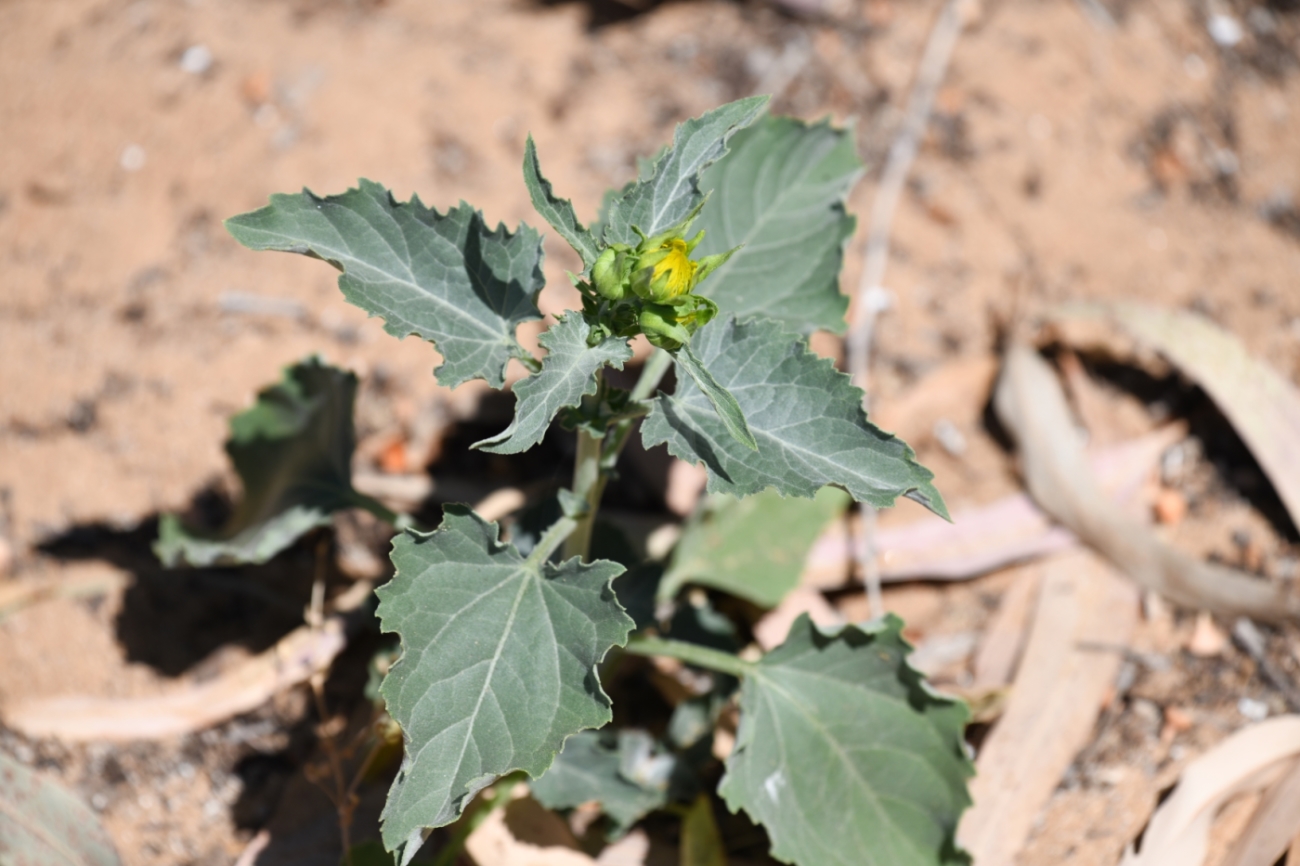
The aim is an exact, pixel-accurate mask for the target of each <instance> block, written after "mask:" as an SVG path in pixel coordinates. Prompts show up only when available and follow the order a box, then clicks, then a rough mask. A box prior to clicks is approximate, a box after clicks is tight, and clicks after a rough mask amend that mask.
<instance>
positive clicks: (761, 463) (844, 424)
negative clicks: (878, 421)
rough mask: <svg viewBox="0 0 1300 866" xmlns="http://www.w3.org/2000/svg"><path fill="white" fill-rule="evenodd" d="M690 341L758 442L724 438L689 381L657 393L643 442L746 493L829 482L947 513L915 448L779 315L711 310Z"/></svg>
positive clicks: (881, 500) (724, 489) (875, 500)
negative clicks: (867, 407)
mask: <svg viewBox="0 0 1300 866" xmlns="http://www.w3.org/2000/svg"><path fill="white" fill-rule="evenodd" d="M691 347H692V348H693V349H694V350H695V352H696V354H697V355H698V356H699V359H700V361H701V362H702V364H703V365H704V366H705V367H707V368H708V370H709V372H711V373H712V374H713V376H714V378H715V379H717V380H718V383H719V384H720V385H721V386H722V387H724V388H726V389H727V390H728V391H729V392H731V394H732V395H733V396H734V397H735V398H736V402H737V403H739V404H740V408H741V410H742V411H743V412H744V414H745V420H746V421H747V422H748V423H749V429H750V430H751V431H752V432H753V434H754V438H755V439H756V440H757V441H758V451H757V452H753V451H750V450H748V449H746V448H745V447H744V446H742V445H741V444H740V443H738V442H736V441H735V440H734V439H733V438H732V437H731V435H730V434H729V433H728V432H727V430H726V428H725V427H724V426H723V424H722V422H721V421H720V420H718V417H717V414H716V413H715V412H714V410H713V406H712V404H711V403H710V402H709V400H708V398H707V397H705V396H704V395H703V394H701V393H700V390H699V388H697V387H695V386H694V385H693V384H692V383H691V382H690V381H681V380H679V381H678V383H677V393H676V394H673V395H671V396H669V395H665V394H660V395H659V396H658V397H656V398H655V400H654V409H653V411H652V412H651V413H650V416H649V417H648V418H647V419H646V420H645V423H644V424H643V425H642V428H641V436H642V438H643V440H644V442H645V445H646V447H647V448H649V447H651V446H654V445H658V444H660V443H661V442H667V443H668V450H669V451H670V452H671V453H672V454H674V455H676V456H677V457H680V458H682V459H683V460H689V461H691V462H703V463H704V465H705V466H707V467H708V470H709V487H708V489H709V492H710V493H730V494H732V495H734V496H746V495H749V494H753V493H758V492H759V491H760V490H763V489H764V488H766V487H775V488H776V489H777V490H778V491H780V492H781V493H784V494H786V495H793V496H803V497H811V496H813V495H815V494H816V493H817V491H818V490H820V489H821V488H822V487H824V486H826V485H827V484H834V485H836V486H838V487H842V488H844V489H845V490H847V491H848V492H849V494H850V495H851V496H852V497H853V498H854V499H856V500H857V501H859V502H867V503H870V504H871V505H874V506H877V507H880V508H884V507H887V506H889V505H892V504H893V502H894V499H895V498H896V497H898V496H906V497H908V498H909V499H914V500H916V501H917V502H919V503H921V504H922V505H924V506H925V507H927V508H929V509H930V510H931V511H934V512H935V513H936V514H938V515H940V516H941V517H945V518H946V517H947V516H948V512H947V510H946V508H945V507H944V504H943V498H942V497H941V496H940V495H939V491H938V490H936V489H935V487H934V485H933V484H932V483H931V479H932V478H933V477H934V476H933V475H932V474H931V472H930V471H929V470H928V469H926V468H925V467H924V466H921V465H920V464H919V463H917V462H916V455H915V454H914V453H913V452H912V449H911V448H909V447H907V445H906V444H905V443H904V442H903V441H902V440H901V439H898V438H897V437H895V436H891V435H890V434H888V433H885V432H883V431H881V430H879V429H878V428H877V427H875V426H874V425H873V424H871V423H870V422H869V421H868V420H867V418H866V415H865V414H864V413H863V411H862V391H861V390H860V389H859V388H856V387H854V386H853V385H852V384H850V382H849V377H848V376H846V375H844V374H843V373H841V372H839V371H838V370H836V369H835V367H834V366H833V365H832V364H831V362H830V361H828V360H826V359H824V358H819V357H817V356H816V355H814V354H813V353H812V352H811V351H809V350H808V346H807V344H806V343H805V342H804V340H803V339H802V338H801V337H798V336H795V335H794V334H791V333H789V332H787V331H786V330H785V328H784V327H783V326H782V325H781V324H780V323H778V322H775V321H772V320H771V319H762V318H758V319H753V320H751V321H748V322H739V323H738V322H736V320H735V319H734V318H725V319H715V320H714V321H712V322H710V323H709V324H707V325H705V326H704V327H703V328H701V329H700V330H698V331H696V332H695V335H694V336H693V337H692V338H691Z"/></svg>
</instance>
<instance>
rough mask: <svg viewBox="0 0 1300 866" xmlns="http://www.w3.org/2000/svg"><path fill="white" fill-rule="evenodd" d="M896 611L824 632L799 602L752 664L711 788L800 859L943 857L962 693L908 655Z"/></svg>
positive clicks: (959, 743)
mask: <svg viewBox="0 0 1300 866" xmlns="http://www.w3.org/2000/svg"><path fill="white" fill-rule="evenodd" d="M902 625H903V623H902V621H901V620H899V619H898V618H897V617H895V616H893V615H892V614H891V615H888V616H887V617H886V618H885V619H884V620H883V621H877V622H876V623H875V624H872V625H868V626H863V627H856V626H846V627H845V628H844V629H842V630H841V631H839V632H838V633H836V634H831V635H828V634H823V633H822V632H821V631H820V630H818V629H817V627H816V626H814V625H813V624H812V622H811V621H810V620H809V619H808V617H807V615H803V616H801V617H800V618H799V619H798V620H797V621H796V622H795V624H794V625H793V626H792V627H791V629H790V635H789V637H788V638H786V641H785V643H784V644H782V645H781V646H780V647H778V648H777V649H775V650H773V651H772V652H771V653H769V654H768V655H767V656H765V657H764V658H763V659H762V660H761V661H759V662H758V663H757V664H755V665H753V666H752V669H751V671H750V672H749V673H748V674H747V675H746V676H745V677H744V680H743V684H742V686H741V693H740V727H739V730H738V731H737V735H736V746H735V749H734V751H732V753H731V756H730V757H729V758H728V759H727V771H726V775H725V776H724V777H723V779H722V783H721V784H720V785H719V788H718V792H719V793H720V794H721V795H722V797H723V798H724V799H725V800H726V802H727V805H728V806H729V807H730V808H731V810H732V811H733V812H734V811H738V810H740V809H744V810H745V811H746V812H748V813H749V815H750V817H751V818H753V819H754V820H755V821H757V822H758V823H761V824H762V825H763V826H764V827H765V828H766V829H767V832H768V835H769V836H770V837H771V840H772V856H773V857H775V858H777V859H778V860H781V861H783V862H786V863H795V864H799V866H862V864H867V866H872V864H878V866H939V864H964V863H968V862H969V858H968V857H967V856H966V855H965V854H964V853H963V852H961V851H960V850H959V849H958V848H957V847H956V843H955V841H954V833H955V831H956V828H957V821H958V819H959V818H960V816H961V813H962V811H963V810H964V809H965V808H966V807H967V806H968V805H970V797H969V795H968V794H967V792H966V779H967V778H969V777H970V776H971V775H972V773H973V768H972V766H971V763H970V760H969V759H968V758H967V757H966V752H965V744H964V742H963V740H962V732H963V729H964V727H965V723H966V719H967V713H966V707H965V705H964V704H962V703H961V702H960V701H956V700H953V699H950V698H945V697H941V696H939V695H937V694H935V693H933V692H931V691H930V690H929V689H928V688H927V687H926V686H925V684H924V683H923V681H922V680H921V677H920V675H919V674H917V673H916V672H915V671H914V670H912V669H911V668H910V667H909V666H908V665H907V663H906V655H907V653H908V651H909V647H908V646H907V644H906V643H905V642H904V641H903V638H902V635H901V629H902Z"/></svg>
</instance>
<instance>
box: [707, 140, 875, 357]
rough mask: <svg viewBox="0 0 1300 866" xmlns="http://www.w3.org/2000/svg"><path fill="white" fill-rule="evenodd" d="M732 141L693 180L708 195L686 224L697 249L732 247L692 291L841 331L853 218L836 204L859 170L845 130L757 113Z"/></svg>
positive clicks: (747, 310) (794, 322) (799, 324)
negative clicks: (699, 238)
mask: <svg viewBox="0 0 1300 866" xmlns="http://www.w3.org/2000/svg"><path fill="white" fill-rule="evenodd" d="M730 147H731V152H730V153H728V154H727V155H726V156H725V157H723V158H722V159H721V160H719V161H718V162H717V163H715V164H714V165H713V166H712V167H711V168H709V169H708V170H707V171H706V172H705V173H704V175H703V177H702V178H701V180H700V187H701V188H702V189H703V190H704V191H705V192H707V193H710V195H709V200H708V202H707V203H706V204H705V205H704V209H703V210H702V211H701V212H700V216H699V219H698V220H696V222H695V225H694V226H693V228H696V229H704V232H705V234H704V241H703V242H702V243H701V244H700V246H699V248H698V249H697V255H699V256H704V255H714V254H718V253H725V252H726V251H727V250H730V249H732V248H734V247H737V246H740V250H739V251H738V252H736V253H735V255H733V256H732V257H731V258H730V259H728V260H727V262H726V263H724V264H723V265H722V266H721V267H719V268H718V269H717V270H716V271H714V272H713V274H712V275H711V276H710V277H709V278H708V279H707V280H705V281H704V282H703V283H702V284H701V285H700V289H699V293H700V294H702V295H706V296H708V297H709V298H712V299H713V300H714V301H715V302H716V303H717V304H718V306H719V307H720V308H721V309H722V311H723V312H724V313H732V314H735V315H736V316H739V317H743V316H747V315H752V314H755V313H761V314H762V315H765V316H768V317H770V318H773V319H779V320H781V321H783V322H786V323H787V324H788V325H789V327H791V328H793V329H794V330H796V331H799V332H807V331H811V330H813V329H815V328H824V329H826V330H828V331H834V332H835V333H837V334H838V333H843V331H844V312H845V310H846V309H847V308H848V303H849V301H848V298H847V297H846V296H845V295H843V294H841V293H840V286H839V275H840V266H841V265H842V264H843V261H844V244H845V242H846V241H847V240H848V238H849V237H850V236H852V234H853V229H854V226H855V225H856V222H857V221H856V220H855V219H854V218H853V217H852V216H850V215H849V214H848V213H847V212H846V211H845V208H844V201H845V198H846V196H847V195H848V193H849V190H850V189H852V187H853V185H854V184H855V183H857V181H858V178H860V177H861V176H862V168H863V167H862V162H861V161H860V160H859V159H858V155H857V150H856V147H855V145H854V140H853V131H852V130H850V129H836V128H834V127H832V126H831V125H830V123H829V122H828V121H823V122H821V123H814V124H806V123H804V122H803V121H801V120H796V119H794V118H792V117H764V118H763V119H762V120H760V121H758V122H757V123H755V124H754V125H753V126H751V127H749V128H748V129H743V130H741V131H739V132H737V133H736V135H735V136H734V137H733V138H732V140H731V145H730ZM742 245H743V246H742Z"/></svg>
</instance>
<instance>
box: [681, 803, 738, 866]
mask: <svg viewBox="0 0 1300 866" xmlns="http://www.w3.org/2000/svg"><path fill="white" fill-rule="evenodd" d="M681 849H682V857H681V866H727V847H726V845H724V844H723V842H722V833H721V832H719V830H718V822H717V820H716V819H715V818H714V817H713V800H712V799H710V797H709V795H708V794H700V795H699V796H698V797H696V798H695V800H694V801H693V802H692V803H691V805H690V807H689V808H687V810H686V814H685V815H683V816H682V841H681Z"/></svg>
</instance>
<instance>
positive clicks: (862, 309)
mask: <svg viewBox="0 0 1300 866" xmlns="http://www.w3.org/2000/svg"><path fill="white" fill-rule="evenodd" d="M964 5H965V0H946V2H945V3H944V6H943V9H942V10H940V12H939V17H938V18H937V19H935V22H934V27H933V28H931V30H930V38H929V40H928V41H927V42H926V44H925V52H924V53H923V54H922V55H921V63H920V65H919V66H918V67H917V72H916V81H915V82H914V83H913V85H912V93H911V95H910V96H909V97H908V102H907V113H906V115H904V117H903V125H902V127H901V128H900V129H899V130H898V134H897V135H896V136H895V137H894V141H893V143H892V144H891V145H890V147H889V157H888V158H887V159H886V161H885V169H884V171H883V172H882V173H881V177H880V188H879V189H878V190H877V191H876V198H875V201H874V202H873V203H872V207H871V228H870V229H869V230H868V232H867V245H866V253H865V262H864V263H863V266H862V279H861V281H860V282H859V283H858V293H857V300H858V303H857V307H856V310H855V313H854V316H853V328H852V330H851V331H850V332H849V339H848V355H849V375H851V376H852V377H853V381H854V382H855V383H856V384H857V386H858V387H859V388H861V389H862V391H863V397H862V410H863V411H864V412H865V411H867V410H868V408H869V406H868V404H869V402H870V397H869V396H868V393H869V390H870V389H869V387H868V386H869V384H870V378H871V343H872V337H873V335H874V332H875V328H876V319H877V318H879V316H880V314H881V313H882V312H884V310H886V309H887V308H888V306H889V295H888V294H886V293H885V289H884V287H883V286H882V285H881V282H882V281H883V280H884V277H885V267H886V265H888V264H889V233H890V228H891V226H892V225H893V222H894V212H895V211H896V210H898V200H899V198H900V197H901V196H902V193H903V187H904V186H905V185H906V183H907V175H908V174H909V173H910V172H911V170H912V163H913V162H914V161H915V160H916V151H917V147H918V146H919V144H920V140H921V136H922V134H923V133H924V132H925V127H926V124H927V123H928V122H929V120H930V109H931V107H932V106H933V105H934V97H935V94H936V93H938V91H939V85H940V84H941V83H942V82H943V78H944V75H945V74H946V73H947V71H948V61H949V60H950V59H952V50H953V47H954V46H955V45H956V44H957V37H958V36H959V35H960V34H961V19H962V7H963V6H964ZM878 553H879V552H878V551H877V549H876V509H875V508H874V507H872V506H870V505H864V506H862V544H861V545H859V546H858V548H857V550H856V551H855V554H856V557H857V559H858V566H859V567H860V568H861V569H862V573H863V578H864V580H865V582H866V585H867V602H868V605H869V607H870V611H871V615H872V616H880V615H881V614H883V613H884V612H885V607H884V599H883V596H882V595H881V592H880V563H879V561H878Z"/></svg>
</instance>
